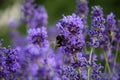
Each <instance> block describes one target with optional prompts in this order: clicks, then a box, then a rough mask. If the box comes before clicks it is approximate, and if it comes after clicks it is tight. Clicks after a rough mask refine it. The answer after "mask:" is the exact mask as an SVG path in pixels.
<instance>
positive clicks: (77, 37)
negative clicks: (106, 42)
mask: <svg viewBox="0 0 120 80" xmlns="http://www.w3.org/2000/svg"><path fill="white" fill-rule="evenodd" d="M56 26H57V27H58V30H59V35H58V37H57V39H58V41H57V42H58V45H60V46H61V47H62V48H63V49H64V51H65V53H72V54H73V53H75V52H79V51H82V49H83V47H84V45H85V42H84V36H83V23H82V20H81V18H80V17H79V16H77V15H75V14H72V15H69V16H64V17H63V19H61V20H60V21H59V22H58V23H57V25H56ZM59 38H62V39H60V40H59ZM59 41H60V42H59Z"/></svg>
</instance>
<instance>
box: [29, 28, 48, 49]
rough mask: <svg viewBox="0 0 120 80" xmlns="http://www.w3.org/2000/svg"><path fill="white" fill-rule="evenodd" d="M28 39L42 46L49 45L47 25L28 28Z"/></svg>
mask: <svg viewBox="0 0 120 80" xmlns="http://www.w3.org/2000/svg"><path fill="white" fill-rule="evenodd" d="M28 34H29V35H28V36H29V37H28V39H29V40H30V42H31V43H33V44H35V45H39V46H41V47H43V46H46V47H47V46H49V43H48V41H47V40H46V39H47V32H46V28H45V27H41V28H36V29H29V30H28Z"/></svg>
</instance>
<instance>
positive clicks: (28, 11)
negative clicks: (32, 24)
mask: <svg viewBox="0 0 120 80" xmlns="http://www.w3.org/2000/svg"><path fill="white" fill-rule="evenodd" d="M33 2H34V0H24V3H23V4H22V12H23V17H24V18H23V21H24V22H25V23H28V22H29V21H30V20H31V17H32V16H33V12H34V8H35V6H36V4H33Z"/></svg>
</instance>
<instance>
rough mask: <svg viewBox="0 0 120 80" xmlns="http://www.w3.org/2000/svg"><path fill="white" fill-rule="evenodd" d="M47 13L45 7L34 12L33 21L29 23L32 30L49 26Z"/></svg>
mask: <svg viewBox="0 0 120 80" xmlns="http://www.w3.org/2000/svg"><path fill="white" fill-rule="evenodd" d="M47 18H48V15H47V12H46V10H45V8H44V7H43V6H40V7H38V8H37V9H35V10H34V15H33V16H32V18H31V21H30V22H29V23H28V25H29V27H31V28H40V27H42V26H46V25H47Z"/></svg>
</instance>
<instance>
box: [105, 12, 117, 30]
mask: <svg viewBox="0 0 120 80" xmlns="http://www.w3.org/2000/svg"><path fill="white" fill-rule="evenodd" d="M114 18H115V15H114V14H113V13H110V14H109V15H107V19H106V24H107V25H106V29H108V30H110V31H111V30H114V29H115V27H116V24H115V23H116V20H115V19H114Z"/></svg>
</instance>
